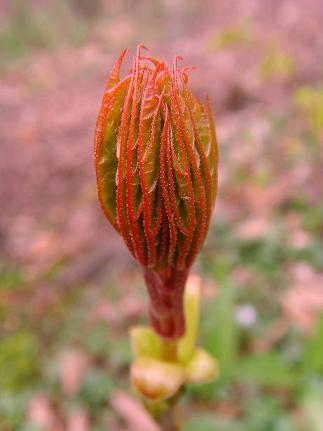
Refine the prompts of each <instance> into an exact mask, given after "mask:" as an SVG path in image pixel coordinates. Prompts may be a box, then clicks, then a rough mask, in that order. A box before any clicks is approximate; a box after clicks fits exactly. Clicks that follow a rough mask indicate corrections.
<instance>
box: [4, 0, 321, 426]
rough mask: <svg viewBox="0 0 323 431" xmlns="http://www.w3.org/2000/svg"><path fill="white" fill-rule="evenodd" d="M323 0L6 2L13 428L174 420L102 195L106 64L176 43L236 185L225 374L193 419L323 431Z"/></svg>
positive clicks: (207, 273) (222, 195)
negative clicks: (139, 390) (145, 352)
mask: <svg viewBox="0 0 323 431" xmlns="http://www.w3.org/2000/svg"><path fill="white" fill-rule="evenodd" d="M322 26H323V4H322V1H320V0H296V1H295V0H271V1H257V0H204V1H198V0H156V1H151V0H137V1H135V0H114V1H109V0H92V1H87V0H66V1H63V0H56V1H55V0H29V1H27V0H1V1H0V56H1V57H0V107H1V118H0V123H1V128H0V149H1V155H0V202H1V211H0V430H1V431H13V430H14V431H16V430H17V431H22V430H23V431H36V430H42V431H106V430H109V431H130V430H131V431H138V430H140V431H143V430H145V431H155V430H156V427H155V426H153V424H151V423H149V421H148V419H147V417H146V416H145V414H144V413H143V411H142V410H141V408H140V406H139V405H138V403H137V402H136V400H135V398H134V396H133V394H132V393H131V389H130V386H129V382H128V366H129V362H130V360H131V352H130V346H129V339H128V329H129V327H130V325H134V324H137V323H140V322H146V315H147V313H146V305H147V296H146V292H145V288H144V284H143V279H142V277H141V274H140V272H139V269H138V267H137V266H136V264H135V263H134V262H133V260H132V259H131V258H130V257H129V255H128V253H127V252H126V248H125V246H124V244H123V243H122V242H121V240H120V238H119V237H118V236H117V235H116V234H115V233H114V232H113V231H112V228H111V227H110V226H109V225H108V223H107V222H106V221H105V219H104V217H103V215H102V213H101V211H100V209H99V208H98V204H97V200H96V190H95V179H94V170H93V162H92V147H93V132H94V126H95V121H96V116H97V113H98V109H99V106H100V101H101V97H102V93H103V89H104V86H105V80H106V76H107V73H108V72H109V70H110V67H111V65H112V62H113V61H114V60H115V59H116V57H117V56H118V54H119V52H120V51H121V49H122V48H124V47H128V48H130V49H132V50H133V49H134V48H135V46H136V44H137V43H138V42H143V43H144V44H145V45H147V46H148V47H149V48H150V49H151V52H152V53H153V55H155V56H158V57H159V56H160V57H161V58H163V59H166V60H168V61H171V60H172V57H173V55H174V54H175V53H177V54H180V55H182V56H183V57H184V58H185V64H186V65H195V66H197V68H198V69H197V71H195V72H192V73H191V81H190V82H191V86H192V89H193V92H194V93H195V94H196V95H198V96H201V97H203V96H204V94H205V92H206V91H207V92H208V94H209V96H210V98H211V100H212V103H213V106H214V112H215V115H216V120H217V133H218V140H219V144H220V159H221V161H220V173H219V175H220V189H219V197H218V201H217V205H216V209H215V212H214V217H213V223H212V225H211V227H210V231H209V236H208V239H207V243H206V245H205V247H204V249H203V251H202V253H201V254H200V256H199V258H198V260H197V263H196V265H195V267H194V271H195V272H197V273H198V274H199V275H200V277H201V278H202V280H203V293H204V298H205V301H204V302H205V304H204V310H203V318H202V323H201V334H200V339H201V343H202V344H203V345H204V346H205V347H206V348H207V349H208V350H209V351H210V352H211V353H212V354H214V355H215V356H216V357H217V358H218V360H219V361H220V366H221V377H220V379H219V380H218V381H217V382H216V383H215V384H210V385H205V386H196V387H188V388H187V391H186V393H185V396H184V398H183V402H182V403H181V405H180V412H181V416H182V417H183V423H184V427H183V429H184V430H185V431H322V430H323V320H322V319H321V317H320V316H321V312H322V310H323V272H322V271H323V227H322V220H323V199H322V197H323V170H322V161H323V160H322V159H323V152H322V149H323V75H322V70H323V56H322V52H323V32H322Z"/></svg>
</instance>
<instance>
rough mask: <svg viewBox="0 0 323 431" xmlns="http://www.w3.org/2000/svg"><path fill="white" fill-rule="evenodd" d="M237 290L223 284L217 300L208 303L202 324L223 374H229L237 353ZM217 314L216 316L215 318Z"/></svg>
mask: <svg viewBox="0 0 323 431" xmlns="http://www.w3.org/2000/svg"><path fill="white" fill-rule="evenodd" d="M234 299H235V290H234V288H233V287H232V286H231V285H230V284H229V283H225V284H224V285H223V286H221V289H220V290H219V294H218V296H217V297H216V299H215V301H213V302H212V303H211V304H209V305H208V307H207V310H206V313H205V316H206V317H205V318H204V319H203V322H202V326H203V332H204V334H203V335H204V337H203V338H204V340H203V342H202V345H203V346H205V347H206V350H207V351H209V352H210V353H211V354H212V355H213V356H215V357H216V358H217V360H218V361H219V364H220V373H221V375H222V376H223V377H224V376H227V374H228V372H229V370H230V369H231V367H232V365H233V363H234V361H235V359H236V355H237V350H238V332H237V326H236V323H235V314H234ZM215 316H216V318H214V317H215Z"/></svg>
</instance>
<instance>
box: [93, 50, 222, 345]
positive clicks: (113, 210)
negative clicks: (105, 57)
mask: <svg viewBox="0 0 323 431" xmlns="http://www.w3.org/2000/svg"><path fill="white" fill-rule="evenodd" d="M144 48H145V47H144V46H142V45H140V46H138V48H137V53H136V56H135V57H134V59H133V65H132V68H131V70H130V71H129V73H128V74H127V75H126V76H125V77H124V78H120V68H121V64H122V62H123V59H124V56H125V54H126V50H124V51H123V52H122V53H121V55H120V57H119V59H118V61H117V62H116V64H115V65H114V67H113V69H112V72H111V74H110V76H109V78H108V83H107V87H106V90H105V93H104V96H103V100H102V106H101V110H100V113H99V116H98V119H97V125H96V131H95V168H96V177H97V188H98V196H99V201H100V204H101V207H102V209H103V211H104V213H105V215H106V217H107V218H108V220H109V221H110V222H111V224H112V225H113V227H114V228H115V229H116V230H117V231H118V232H119V233H120V234H121V235H122V237H123V239H124V241H125V243H126V245H127V247H128V249H129V250H130V252H131V254H132V255H133V257H134V258H135V259H136V260H137V261H138V262H139V263H140V265H141V266H142V268H143V272H144V276H145V281H146V284H147V287H148V291H149V296H150V300H151V306H150V317H151V323H152V325H153V327H154V329H155V330H156V331H157V332H158V334H159V335H161V336H163V337H166V338H178V337H180V336H182V335H183V333H184V329H185V324H184V317H183V290H184V286H185V282H186V279H187V275H188V271H189V268H190V267H191V265H192V263H193V262H194V259H195V257H196V255H197V253H198V252H199V250H200V248H201V246H202V244H203V241H204V238H205V236H206V233H207V229H208V226H209V222H210V217H211V213H212V209H213V206H214V202H215V197H216V190H217V161H218V156H217V142H216V135H215V127H214V120H213V115H212V111H211V106H210V102H209V100H208V99H207V101H206V104H205V105H203V104H202V103H200V102H199V101H198V100H197V99H196V98H195V97H194V96H193V95H192V94H191V92H190V90H189V88H188V85H187V84H188V75H187V73H188V70H189V69H188V68H184V69H180V68H179V67H178V59H179V57H177V58H176V59H175V62H174V64H173V66H172V68H171V69H169V68H168V66H167V64H166V63H164V62H160V61H158V60H156V59H155V58H152V57H148V56H144V55H142V50H143V49H144Z"/></svg>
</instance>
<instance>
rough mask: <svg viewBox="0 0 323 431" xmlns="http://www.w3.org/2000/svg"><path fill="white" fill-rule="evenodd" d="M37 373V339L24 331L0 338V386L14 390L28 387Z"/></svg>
mask: <svg viewBox="0 0 323 431" xmlns="http://www.w3.org/2000/svg"><path fill="white" fill-rule="evenodd" d="M37 374H38V355H37V341H36V339H35V337H34V336H33V335H32V334H31V333H29V332H26V331H23V330H22V331H20V332H17V333H15V334H13V335H8V336H3V337H2V338H1V339H0V388H1V389H2V390H5V391H9V392H15V391H18V390H20V389H22V388H24V387H29V386H30V385H32V384H33V383H34V381H35V378H36V377H37Z"/></svg>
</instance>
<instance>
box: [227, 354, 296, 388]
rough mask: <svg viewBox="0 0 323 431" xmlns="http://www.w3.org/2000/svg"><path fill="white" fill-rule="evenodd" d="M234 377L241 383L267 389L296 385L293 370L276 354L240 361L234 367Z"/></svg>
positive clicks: (249, 357) (250, 357) (251, 357)
mask: <svg viewBox="0 0 323 431" xmlns="http://www.w3.org/2000/svg"><path fill="white" fill-rule="evenodd" d="M234 375H235V376H236V379H237V380H238V381H240V382H242V383H245V384H251V385H261V386H263V387H269V388H278V389H280V388H290V387H293V386H295V384H296V383H297V374H296V373H295V370H293V369H292V367H291V365H290V364H288V363H286V361H284V359H283V358H282V357H280V356H279V355H278V354H276V353H267V354H262V355H257V356H248V357H246V358H243V359H241V360H240V361H239V362H238V363H237V364H236V365H235V368H234Z"/></svg>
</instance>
